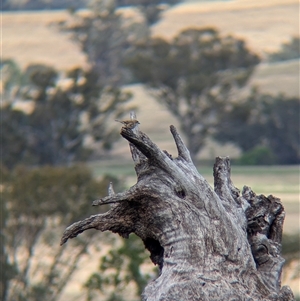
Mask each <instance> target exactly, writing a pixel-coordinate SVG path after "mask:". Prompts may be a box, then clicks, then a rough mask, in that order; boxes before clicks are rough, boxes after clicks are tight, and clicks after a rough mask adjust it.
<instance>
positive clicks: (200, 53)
mask: <svg viewBox="0 0 300 301" xmlns="http://www.w3.org/2000/svg"><path fill="white" fill-rule="evenodd" d="M136 47H137V50H136V52H135V53H134V55H133V56H132V57H131V58H130V59H128V61H127V64H128V66H129V67H130V68H131V70H132V72H133V74H134V75H135V78H136V80H137V81H139V82H142V83H144V84H146V85H147V86H148V87H149V88H150V89H152V93H153V94H154V95H155V97H156V99H157V101H159V102H160V103H161V104H163V105H164V106H166V107H167V109H168V110H169V111H170V112H171V113H172V114H173V115H174V116H175V117H176V118H177V119H178V121H179V123H180V128H181V131H182V132H183V133H184V134H185V136H186V139H187V146H188V148H189V150H190V152H191V155H192V157H194V158H195V157H196V155H197V153H198V152H199V151H200V150H201V149H202V148H203V147H204V145H205V138H207V137H208V136H210V135H212V134H213V133H215V132H216V131H217V130H218V128H219V127H220V126H221V124H220V121H219V120H220V115H222V114H224V113H225V112H227V111H229V110H230V109H231V106H232V102H233V101H235V100H236V96H234V93H236V91H237V90H240V89H241V88H243V87H244V86H245V85H246V83H247V80H248V78H249V77H250V75H251V74H252V71H253V69H254V67H255V66H256V65H257V64H258V62H259V58H258V56H257V55H255V54H254V53H252V52H251V51H249V50H248V49H247V47H246V45H245V43H244V41H242V40H240V39H235V38H233V37H231V36H226V37H222V36H220V35H219V33H218V32H217V31H216V30H215V29H212V28H205V29H188V30H184V31H183V32H181V33H180V34H179V35H178V36H177V37H175V38H174V39H173V40H172V41H170V42H168V41H165V40H163V39H159V38H153V39H149V40H147V41H146V42H145V43H139V44H138V45H137V46H136ZM200 137H201V138H200Z"/></svg>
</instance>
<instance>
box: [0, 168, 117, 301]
mask: <svg viewBox="0 0 300 301" xmlns="http://www.w3.org/2000/svg"><path fill="white" fill-rule="evenodd" d="M1 174H2V193H1V209H2V210H1V214H2V216H1V223H2V225H1V226H2V229H3V231H2V232H1V235H2V236H1V239H2V241H3V242H4V243H3V244H1V251H2V252H1V267H2V268H1V288H3V291H1V297H2V298H1V300H4V301H12V300H14V301H22V300H32V301H33V300H49V301H50V300H57V299H58V297H59V295H60V294H61V292H62V290H63V288H64V287H65V285H66V284H67V283H68V281H69V280H70V277H71V276H72V274H73V273H74V271H75V270H76V268H77V263H78V261H79V259H80V257H81V256H82V255H83V254H86V253H87V252H88V246H89V245H90V244H91V243H93V242H94V240H93V236H94V234H95V233H89V235H87V236H85V237H82V239H81V240H80V241H77V243H76V244H74V245H73V248H72V252H70V251H69V250H68V249H67V248H64V247H63V248H61V247H60V246H59V241H58V236H57V233H61V231H62V228H61V227H62V225H64V224H65V223H66V222H68V223H71V222H73V221H75V220H77V219H78V218H80V217H83V216H86V215H87V214H93V213H95V211H94V210H93V207H91V206H89V203H91V202H92V200H94V199H96V198H98V197H99V196H100V195H104V194H105V193H106V192H105V191H106V190H107V186H108V183H109V181H112V178H109V177H106V178H104V179H103V180H101V181H96V180H94V179H93V177H92V174H91V172H90V171H89V170H88V169H86V168H85V167H84V166H74V167H70V168H63V167H42V168H37V169H27V168H25V167H18V168H16V169H14V170H13V171H12V172H8V171H7V170H5V169H3V168H2V169H1ZM113 181H114V183H115V184H116V188H117V189H118V182H117V181H116V179H113ZM104 210H107V208H104ZM3 267H9V269H4V268H3Z"/></svg>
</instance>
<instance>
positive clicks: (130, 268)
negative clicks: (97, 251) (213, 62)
mask: <svg viewBox="0 0 300 301" xmlns="http://www.w3.org/2000/svg"><path fill="white" fill-rule="evenodd" d="M143 264H147V265H148V266H149V265H152V263H151V261H150V259H149V254H148V253H147V252H145V248H144V246H143V244H142V242H141V241H140V239H139V238H138V237H137V236H136V235H134V234H132V235H130V236H129V238H128V239H123V240H122V244H121V246H120V247H119V248H117V247H116V248H115V249H112V250H111V251H109V252H108V254H106V255H105V256H103V257H102V258H101V260H100V266H99V271H97V272H96V273H94V274H92V275H91V276H90V278H89V279H88V281H87V282H86V284H85V287H86V289H87V296H88V297H87V300H88V301H92V300H97V298H98V299H99V293H100V292H101V294H104V295H105V300H107V301H124V300H128V293H130V295H131V296H130V297H129V298H130V300H132V301H133V299H132V298H134V300H140V296H141V294H142V292H143V290H144V288H145V286H146V285H147V283H148V282H149V280H150V279H151V278H154V276H157V271H156V269H155V270H153V271H152V273H149V272H143V271H142V269H141V267H142V265H143ZM129 285H130V287H131V289H130V290H128V286H129ZM125 296H126V297H125Z"/></svg>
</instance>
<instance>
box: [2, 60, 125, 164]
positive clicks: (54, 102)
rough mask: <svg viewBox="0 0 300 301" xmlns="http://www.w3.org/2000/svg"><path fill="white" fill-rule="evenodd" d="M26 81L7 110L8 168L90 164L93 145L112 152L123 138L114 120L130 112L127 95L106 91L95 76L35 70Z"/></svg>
mask: <svg viewBox="0 0 300 301" xmlns="http://www.w3.org/2000/svg"><path fill="white" fill-rule="evenodd" d="M22 77H25V78H26V79H27V84H25V85H23V86H21V87H18V86H17V89H18V91H19V92H18V94H17V95H14V98H13V99H11V100H10V101H7V102H6V104H5V105H4V106H3V107H2V118H1V128H2V131H1V139H2V143H1V153H2V162H3V164H4V165H6V166H7V167H10V168H11V167H13V166H14V165H16V164H18V163H23V164H35V165H36V164H37V165H43V164H50V165H61V164H68V163H71V162H74V161H79V160H80V161H83V160H85V159H87V158H88V156H89V155H90V154H91V153H92V151H93V149H92V148H91V144H92V142H97V143H98V144H97V146H98V147H99V148H100V149H101V148H102V149H110V148H111V147H112V144H113V143H114V141H115V140H116V139H117V138H118V134H117V131H116V128H115V127H114V126H113V122H112V120H114V119H115V118H120V117H122V115H123V114H124V113H125V112H128V110H127V109H125V105H126V102H127V101H128V100H129V98H130V95H129V94H128V93H123V92H121V91H120V90H119V89H115V88H105V87H103V86H102V85H101V84H99V83H98V82H97V75H95V73H94V72H93V71H84V70H82V69H73V70H71V71H69V72H67V74H66V76H65V77H64V78H59V74H58V72H57V71H56V70H54V69H53V68H51V67H48V66H44V65H31V66H29V67H28V68H27V69H26V70H25V72H24V74H22ZM16 100H22V101H23V103H25V104H26V103H27V105H28V106H29V105H30V106H31V107H32V110H31V112H28V113H26V112H24V111H22V110H19V111H18V110H16V109H17V108H16V103H15V101H16ZM87 139H90V140H91V143H90V145H88V144H87V143H86V141H87ZM99 144H100V145H99Z"/></svg>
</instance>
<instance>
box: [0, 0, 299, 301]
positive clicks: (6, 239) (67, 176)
mask: <svg viewBox="0 0 300 301" xmlns="http://www.w3.org/2000/svg"><path fill="white" fill-rule="evenodd" d="M1 18H2V24H1V27H2V60H1V99H2V102H1V133H0V135H1V186H0V188H1V210H0V212H1V217H0V222H1V236H0V239H1V247H0V248H1V253H0V254H1V255H0V256H1V257H0V258H1V269H0V272H1V284H0V293H1V300H4V301H13V300H14V301H21V300H22V301H23V300H24V301H25V300H28V301H31V300H32V301H33V300H42V299H44V300H53V301H54V300H55V301H56V300H58V301H62V300H64V301H68V300H72V301H76V300H78V301H84V300H103V301H125V300H131V301H135V300H136V301H137V300H141V298H140V295H141V292H142V291H143V288H144V287H145V285H146V284H147V283H148V282H149V281H151V279H154V278H155V277H157V273H158V271H157V269H156V268H155V267H154V266H153V265H152V263H151V261H150V260H149V254H148V253H147V252H146V251H145V250H144V246H143V244H142V242H141V241H140V240H139V239H138V238H137V237H136V236H134V235H131V236H130V238H129V239H127V240H125V239H122V238H120V237H117V236H116V235H113V234H111V233H100V232H98V231H94V230H91V231H90V232H88V233H84V234H82V235H80V236H79V237H78V238H76V239H75V240H73V241H70V242H68V244H67V245H65V246H63V247H60V246H59V242H60V237H61V236H62V233H63V230H64V229H65V227H66V226H68V225H69V224H71V223H73V222H75V221H78V220H79V219H83V218H85V217H88V216H90V215H92V214H97V213H99V211H100V212H105V211H107V210H108V209H109V207H105V206H103V207H101V208H98V207H97V208H94V207H91V202H92V201H93V200H95V199H98V198H100V197H103V196H105V195H107V187H108V184H109V182H113V184H114V188H115V191H116V192H120V191H122V190H124V189H127V188H129V187H130V186H132V185H133V184H134V183H135V181H136V178H135V173H134V168H133V164H132V162H131V157H130V151H129V147H128V144H127V142H126V141H125V140H124V139H121V138H120V135H119V130H120V124H118V123H116V122H115V121H114V120H115V119H126V118H128V117H129V112H130V111H131V110H134V111H135V112H136V114H137V117H138V120H139V121H140V123H141V130H142V131H144V132H146V133H147V134H148V135H149V136H150V138H151V139H152V140H153V141H154V142H155V143H157V145H158V146H159V147H160V148H161V149H166V150H168V152H170V153H172V154H173V155H176V148H175V145H174V143H173V141H172V139H171V135H170V133H169V126H170V125H171V124H173V125H175V126H176V127H177V128H178V130H179V132H180V133H181V135H182V137H183V139H184V141H185V142H186V145H187V146H188V148H189V150H190V152H191V155H192V157H193V160H194V162H195V164H196V166H197V167H198V168H199V172H200V173H201V174H203V175H204V176H205V177H206V178H207V180H208V181H209V182H210V183H211V184H213V177H212V165H213V162H214V158H215V157H216V156H229V157H230V158H231V162H232V179H233V182H234V184H235V186H236V187H238V188H239V189H240V190H241V189H242V187H243V185H248V186H250V187H252V189H253V190H254V191H255V192H256V193H257V194H265V195H269V194H273V195H275V196H276V197H279V198H280V199H281V200H282V202H283V205H284V207H285V211H286V219H285V224H284V233H283V249H282V252H283V256H284V258H285V259H286V263H285V266H284V270H283V277H282V284H287V285H290V286H291V288H292V290H293V291H294V293H295V295H296V297H297V300H300V288H299V284H300V282H299V281H300V276H299V272H300V260H299V228H300V227H299V226H300V225H299V163H300V148H299V146H300V145H299V139H300V135H299V128H300V127H299V116H300V115H299V113H300V112H299V95H300V94H299V57H300V53H299V3H298V1H297V0H254V1H246V0H235V1H230V0H227V1H212V0H211V1H196V0H194V1H179V0H170V1H167V0H166V1H159V0H157V1H147V0H123V1H122V0H119V1H117V0H115V1H114V0H93V1H88V0H76V1H74V0H73V1H70V0H59V1H58V0H54V1H48V0H6V1H2V16H1Z"/></svg>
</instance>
